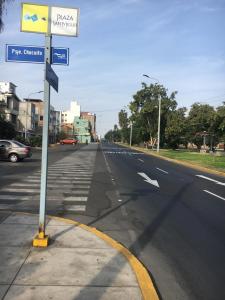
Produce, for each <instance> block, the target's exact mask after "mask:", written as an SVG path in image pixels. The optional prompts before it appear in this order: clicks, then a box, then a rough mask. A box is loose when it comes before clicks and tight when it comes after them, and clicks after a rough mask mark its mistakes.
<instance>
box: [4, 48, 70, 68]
mask: <svg viewBox="0 0 225 300" xmlns="http://www.w3.org/2000/svg"><path fill="white" fill-rule="evenodd" d="M44 53H45V47H36V46H19V45H6V61H7V62H29V63H36V64H43V63H44V61H45V59H44V56H45V55H44ZM52 64H53V65H67V66H68V65H69V48H62V47H52Z"/></svg>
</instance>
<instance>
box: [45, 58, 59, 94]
mask: <svg viewBox="0 0 225 300" xmlns="http://www.w3.org/2000/svg"><path fill="white" fill-rule="evenodd" d="M45 79H46V80H47V81H48V83H49V84H50V85H51V86H52V87H53V88H54V89H55V90H56V92H58V85H59V79H58V76H57V75H56V74H55V72H54V71H53V69H52V67H51V65H50V64H49V63H48V62H46V73H45Z"/></svg>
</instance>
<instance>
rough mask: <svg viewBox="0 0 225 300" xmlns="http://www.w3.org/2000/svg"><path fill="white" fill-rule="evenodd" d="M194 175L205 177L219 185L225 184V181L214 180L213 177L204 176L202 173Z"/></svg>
mask: <svg viewBox="0 0 225 300" xmlns="http://www.w3.org/2000/svg"><path fill="white" fill-rule="evenodd" d="M195 176H197V177H200V178H203V179H206V180H209V181H212V182H215V183H216V184H219V185H225V182H221V181H218V180H215V179H213V178H210V177H206V176H204V175H195Z"/></svg>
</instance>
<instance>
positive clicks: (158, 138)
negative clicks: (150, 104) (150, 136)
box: [143, 74, 162, 153]
mask: <svg viewBox="0 0 225 300" xmlns="http://www.w3.org/2000/svg"><path fill="white" fill-rule="evenodd" d="M143 76H145V77H147V78H149V79H153V80H155V81H157V83H159V80H158V79H156V78H154V77H150V76H148V75H147V74H143ZM161 102H162V99H161V95H159V113H158V137H157V140H158V141H157V152H158V153H159V149H160V125H161Z"/></svg>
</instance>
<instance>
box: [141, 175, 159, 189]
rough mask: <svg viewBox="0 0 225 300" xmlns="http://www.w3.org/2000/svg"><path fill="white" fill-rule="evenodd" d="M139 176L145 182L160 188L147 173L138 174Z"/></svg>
mask: <svg viewBox="0 0 225 300" xmlns="http://www.w3.org/2000/svg"><path fill="white" fill-rule="evenodd" d="M138 175H140V176H141V177H143V178H144V179H145V180H144V181H145V182H148V183H150V184H152V185H154V186H156V187H158V188H159V184H158V181H157V180H152V179H151V178H149V177H148V175H146V174H145V173H138Z"/></svg>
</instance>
